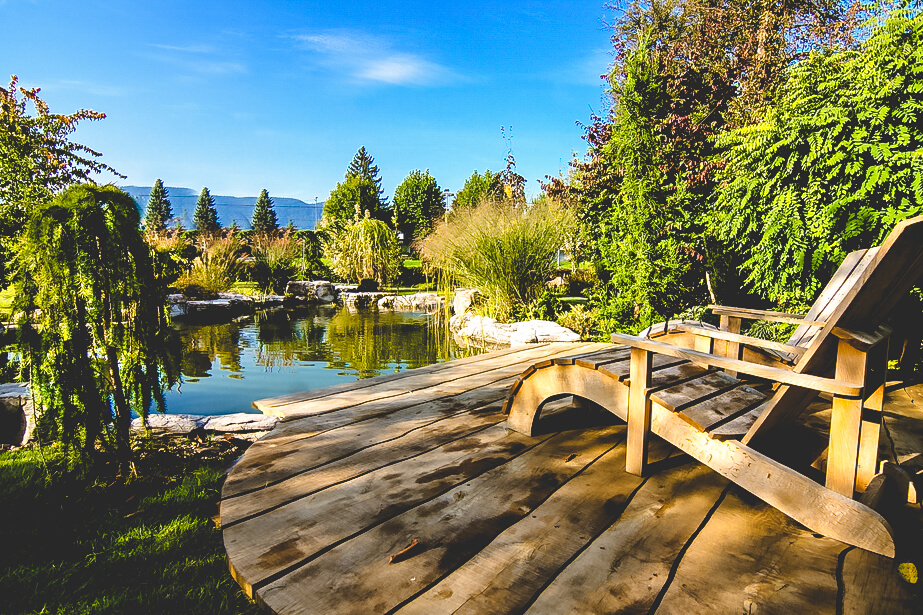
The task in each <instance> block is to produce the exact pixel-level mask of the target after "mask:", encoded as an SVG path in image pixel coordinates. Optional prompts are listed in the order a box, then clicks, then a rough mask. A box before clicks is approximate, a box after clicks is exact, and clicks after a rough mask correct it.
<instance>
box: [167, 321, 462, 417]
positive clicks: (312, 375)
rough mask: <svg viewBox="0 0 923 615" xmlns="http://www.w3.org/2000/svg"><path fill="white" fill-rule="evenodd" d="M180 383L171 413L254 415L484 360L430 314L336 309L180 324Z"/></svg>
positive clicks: (170, 403)
mask: <svg viewBox="0 0 923 615" xmlns="http://www.w3.org/2000/svg"><path fill="white" fill-rule="evenodd" d="M174 327H175V329H176V330H177V332H178V334H179V337H180V340H181V343H182V349H183V356H182V362H181V370H182V374H183V382H182V384H181V385H179V386H178V387H174V390H172V391H170V392H168V393H167V395H166V401H167V412H169V413H175V414H225V413H229V412H253V413H257V412H258V411H257V410H255V409H254V408H253V407H252V406H251V402H252V401H253V400H256V399H262V398H265V397H275V396H277V395H286V394H288V393H295V392H298V391H308V390H312V389H319V388H322V387H326V386H330V385H333V384H337V383H340V382H349V381H353V380H357V379H359V378H369V377H372V376H377V375H379V374H384V373H390V372H398V371H403V370H406V369H412V368H415V367H422V366H424V365H430V364H432V363H438V362H442V361H447V360H450V359H454V358H457V357H461V356H467V355H470V354H475V353H477V352H480V351H479V350H477V349H467V348H463V347H459V346H458V345H457V344H455V342H454V341H453V340H452V339H451V335H447V333H446V331H445V327H444V326H441V325H440V324H439V323H437V322H435V321H434V317H433V316H430V315H428V314H423V313H416V312H390V311H378V310H374V309H371V310H359V311H354V310H346V309H344V308H334V307H315V308H300V309H297V310H290V309H285V310H274V311H261V312H257V313H256V314H255V315H253V316H247V317H243V318H240V319H237V320H234V321H232V322H225V323H220V324H194V323H186V322H178V323H176V324H175V325H174Z"/></svg>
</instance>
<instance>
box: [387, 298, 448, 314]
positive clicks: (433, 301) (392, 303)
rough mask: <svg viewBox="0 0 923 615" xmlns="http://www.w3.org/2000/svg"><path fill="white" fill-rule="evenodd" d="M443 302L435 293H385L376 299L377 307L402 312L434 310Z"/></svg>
mask: <svg viewBox="0 0 923 615" xmlns="http://www.w3.org/2000/svg"><path fill="white" fill-rule="evenodd" d="M444 304H445V301H444V300H443V298H442V297H440V296H439V295H437V294H436V293H416V294H413V295H386V296H384V297H382V298H381V299H379V300H378V309H380V310H397V311H403V312H430V313H432V312H435V311H436V310H438V309H440V308H441V307H442V306H443V305H444Z"/></svg>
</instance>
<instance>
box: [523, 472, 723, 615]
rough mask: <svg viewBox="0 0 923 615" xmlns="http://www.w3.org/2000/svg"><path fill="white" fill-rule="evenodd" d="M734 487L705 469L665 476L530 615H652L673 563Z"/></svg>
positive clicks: (558, 578) (645, 488) (649, 482)
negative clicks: (620, 614)
mask: <svg viewBox="0 0 923 615" xmlns="http://www.w3.org/2000/svg"><path fill="white" fill-rule="evenodd" d="M623 476H632V475H625V474H623ZM623 480H624V479H623ZM636 480H640V479H636ZM726 486H727V480H726V479H724V478H722V477H721V476H719V475H717V474H715V473H714V472H712V471H710V470H709V469H707V468H705V467H704V466H702V465H699V464H694V463H693V464H684V465H681V466H676V467H671V468H669V469H666V470H663V471H659V472H657V474H656V475H655V476H652V477H650V478H648V479H646V480H645V481H644V483H643V485H642V486H641V487H640V489H638V491H637V493H635V494H634V496H633V497H632V498H631V500H630V501H628V502H627V506H625V508H624V511H623V512H622V513H621V514H620V515H619V517H618V519H617V520H616V522H615V523H613V524H612V525H611V526H609V527H608V528H607V529H606V530H605V531H604V532H603V533H602V534H600V535H599V536H598V537H597V538H596V539H595V540H593V541H592V542H591V543H589V544H588V545H587V546H586V548H585V549H584V550H583V551H582V552H581V553H580V554H579V555H578V556H577V557H576V558H575V559H574V560H573V561H572V562H571V563H570V564H568V565H567V567H566V568H564V569H563V570H560V571H559V572H558V573H557V574H556V575H555V576H554V577H553V579H552V580H551V582H550V583H549V584H548V587H547V588H546V589H545V590H544V591H542V593H541V594H540V595H538V596H536V598H535V601H534V602H533V603H532V605H531V606H530V608H529V609H528V610H527V611H526V612H527V613H530V614H542V613H582V614H587V615H594V614H597V613H648V611H649V610H650V608H651V606H652V605H653V603H654V600H655V599H656V597H657V595H658V594H659V593H660V591H661V589H662V588H663V586H664V584H665V583H667V582H669V579H670V569H671V567H672V566H673V562H674V561H675V560H676V559H677V558H678V557H681V552H682V549H683V548H684V546H685V544H686V542H687V541H688V540H689V539H690V537H691V536H692V535H693V534H694V533H695V531H696V529H697V528H698V527H699V525H700V524H701V523H702V522H703V520H704V519H705V518H706V516H707V515H708V513H709V511H710V510H711V509H712V507H713V506H714V505H715V502H717V501H718V499H719V498H720V497H721V493H722V491H723V489H724V488H725V487H726ZM702 573H703V575H704V576H708V575H709V573H710V571H707V570H703V571H702ZM693 612H695V611H690V614H691V613H693Z"/></svg>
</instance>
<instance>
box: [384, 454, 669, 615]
mask: <svg viewBox="0 0 923 615" xmlns="http://www.w3.org/2000/svg"><path fill="white" fill-rule="evenodd" d="M668 452H669V449H668V447H666V446H664V445H662V444H661V445H660V446H655V447H653V450H652V456H653V458H655V459H657V458H662V457H663V456H664V455H665V454H667V453H668ZM642 482H643V479H641V478H639V477H637V476H633V475H631V474H627V473H626V472H625V447H624V446H617V447H615V448H613V449H611V450H610V451H608V452H606V453H605V454H604V455H603V456H602V457H600V458H599V460H597V461H596V462H594V463H592V464H591V465H589V466H587V468H586V469H585V470H584V471H583V472H581V473H580V475H579V476H576V477H574V478H573V479H572V480H570V481H568V482H567V483H566V484H565V485H563V486H562V487H561V488H560V489H558V490H557V491H556V492H555V493H554V494H553V495H552V496H551V497H549V498H548V499H547V500H546V501H545V502H543V503H542V504H541V505H539V506H538V507H537V508H536V509H534V510H533V511H532V514H530V515H526V516H525V517H523V518H522V520H520V521H519V522H517V523H515V524H513V525H512V526H510V527H509V528H508V529H507V530H505V531H504V532H502V533H501V534H500V535H498V536H497V537H496V538H495V539H494V540H493V541H491V543H490V544H489V545H487V546H486V547H485V548H484V549H482V550H481V551H480V552H479V553H478V554H477V555H475V556H474V557H473V558H471V559H470V560H468V561H467V562H465V563H464V564H462V565H461V566H459V567H458V568H457V569H455V570H454V571H453V572H452V573H451V574H449V575H448V576H447V577H445V578H444V579H442V580H441V581H440V582H439V583H437V584H436V585H434V586H432V587H431V588H429V589H428V590H427V591H426V592H425V593H424V594H422V595H421V596H420V597H418V598H416V599H415V600H414V601H413V602H411V603H410V604H408V605H407V606H405V607H404V608H403V609H401V610H400V611H399V612H400V613H407V614H410V613H419V614H420V615H428V614H431V613H449V612H451V613H456V614H458V615H461V614H463V613H471V614H478V613H509V612H516V611H520V610H522V609H523V608H525V607H526V606H527V605H528V604H529V602H530V601H531V600H532V599H533V598H534V597H535V596H536V595H538V594H539V593H540V592H541V591H542V589H543V586H544V585H545V584H546V583H547V580H548V579H549V578H552V577H553V576H554V575H555V574H556V573H557V572H558V571H559V570H560V569H561V568H563V567H565V566H566V565H567V563H568V561H569V560H570V559H572V558H573V557H575V556H576V555H577V554H578V553H580V551H581V550H583V549H584V548H585V547H587V545H588V544H589V543H590V542H591V541H592V540H593V538H594V537H595V536H596V535H598V534H600V533H601V532H603V531H604V530H605V529H606V528H608V527H609V526H610V525H611V524H612V523H613V522H615V521H616V520H617V519H619V517H620V516H621V513H622V511H623V510H624V508H625V506H626V505H627V504H629V503H630V502H631V501H632V496H633V495H634V491H635V490H636V489H637V488H638V486H639V485H640V484H641V483H642Z"/></svg>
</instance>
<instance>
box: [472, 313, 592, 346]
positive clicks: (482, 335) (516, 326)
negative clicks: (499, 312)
mask: <svg viewBox="0 0 923 615" xmlns="http://www.w3.org/2000/svg"><path fill="white" fill-rule="evenodd" d="M456 335H458V336H459V337H462V338H465V339H469V340H474V341H478V342H483V343H486V344H491V345H510V346H523V345H526V344H536V343H539V342H579V341H580V335H578V334H577V333H574V332H573V331H571V330H570V329H568V328H567V327H562V326H561V325H559V324H558V323H556V322H551V321H548V320H529V321H525V322H514V323H509V324H506V323H499V322H497V321H496V320H495V319H493V318H488V317H487V316H472V317H471V318H469V319H468V320H467V321H466V322H465V323H464V326H462V327H461V328H460V329H459V330H458V331H456Z"/></svg>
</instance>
